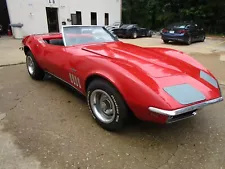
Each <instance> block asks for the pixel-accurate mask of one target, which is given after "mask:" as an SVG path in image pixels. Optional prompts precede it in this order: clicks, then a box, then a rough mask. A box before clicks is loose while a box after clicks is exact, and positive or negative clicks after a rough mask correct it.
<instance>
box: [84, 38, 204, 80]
mask: <svg viewBox="0 0 225 169" xmlns="http://www.w3.org/2000/svg"><path fill="white" fill-rule="evenodd" d="M82 49H83V50H85V51H89V52H91V53H94V54H97V55H101V56H105V57H109V58H113V59H116V60H120V61H123V62H126V64H129V65H130V67H133V69H134V70H137V69H138V70H141V72H144V73H146V74H147V75H148V76H151V77H154V78H160V77H169V76H175V75H182V74H185V75H190V76H194V75H196V74H199V71H200V69H201V70H205V68H204V67H203V66H202V65H201V64H200V63H198V62H197V61H196V60H194V59H193V58H191V57H189V56H187V55H186V54H184V53H182V52H179V51H176V50H173V49H166V48H143V47H139V46H135V45H131V44H127V43H123V42H116V43H107V44H100V45H87V46H84V47H83V48H82ZM205 71H207V70H205Z"/></svg>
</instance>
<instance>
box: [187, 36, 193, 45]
mask: <svg viewBox="0 0 225 169" xmlns="http://www.w3.org/2000/svg"><path fill="white" fill-rule="evenodd" d="M191 41H192V40H191V37H189V38H188V42H187V44H188V45H190V44H191Z"/></svg>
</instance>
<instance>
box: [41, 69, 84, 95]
mask: <svg viewBox="0 0 225 169" xmlns="http://www.w3.org/2000/svg"><path fill="white" fill-rule="evenodd" d="M45 72H46V73H47V74H49V75H51V76H53V77H55V78H56V79H58V80H60V81H62V82H63V83H66V84H68V85H69V86H71V87H72V88H73V89H75V90H76V91H77V92H79V93H80V94H82V95H84V94H83V93H82V92H81V91H79V90H78V89H77V88H75V87H74V86H73V85H71V84H70V83H68V82H67V81H65V80H63V79H61V78H60V77H58V76H56V75H54V74H52V73H50V72H48V71H45Z"/></svg>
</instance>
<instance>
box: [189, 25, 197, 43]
mask: <svg viewBox="0 0 225 169" xmlns="http://www.w3.org/2000/svg"><path fill="white" fill-rule="evenodd" d="M189 32H190V35H191V38H192V41H196V39H197V36H198V32H197V29H196V27H195V24H191V25H190V28H189Z"/></svg>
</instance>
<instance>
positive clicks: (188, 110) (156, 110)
mask: <svg viewBox="0 0 225 169" xmlns="http://www.w3.org/2000/svg"><path fill="white" fill-rule="evenodd" d="M221 101H223V97H219V98H216V99H213V100H208V101H205V102H201V103H198V104H194V105H191V106H188V107H184V108H180V109H176V110H163V109H159V108H155V107H149V108H148V109H149V111H151V112H154V113H158V114H162V115H166V116H170V117H171V116H178V115H182V114H185V113H192V114H190V115H191V116H193V115H195V114H196V113H195V111H196V110H198V109H201V108H203V107H205V106H207V105H210V104H214V103H218V102H221Z"/></svg>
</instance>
